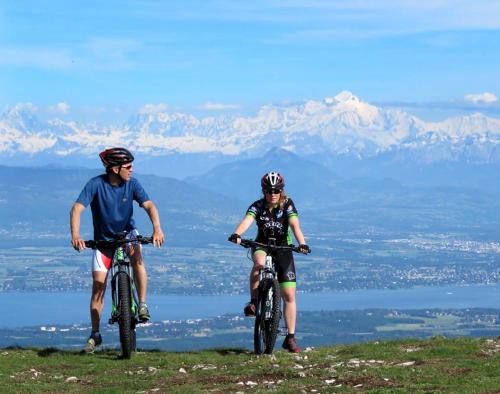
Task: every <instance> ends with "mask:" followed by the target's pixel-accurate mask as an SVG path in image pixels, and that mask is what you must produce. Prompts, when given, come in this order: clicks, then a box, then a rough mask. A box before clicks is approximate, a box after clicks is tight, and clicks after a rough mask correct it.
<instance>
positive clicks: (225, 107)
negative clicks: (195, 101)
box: [198, 103, 241, 111]
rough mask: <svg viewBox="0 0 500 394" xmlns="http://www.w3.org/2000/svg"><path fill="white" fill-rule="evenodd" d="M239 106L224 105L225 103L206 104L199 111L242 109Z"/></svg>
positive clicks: (199, 107)
mask: <svg viewBox="0 0 500 394" xmlns="http://www.w3.org/2000/svg"><path fill="white" fill-rule="evenodd" d="M240 108H241V105H239V104H223V103H205V104H202V105H200V106H198V109H204V110H206V111H230V110H235V109H240Z"/></svg>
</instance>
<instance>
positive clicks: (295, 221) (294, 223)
mask: <svg viewBox="0 0 500 394" xmlns="http://www.w3.org/2000/svg"><path fill="white" fill-rule="evenodd" d="M288 224H289V225H290V228H291V229H292V232H293V235H295V239H296V240H297V242H298V243H299V245H305V244H306V240H305V239H304V234H302V230H301V228H300V222H299V218H298V217H297V216H293V217H291V218H290V219H288Z"/></svg>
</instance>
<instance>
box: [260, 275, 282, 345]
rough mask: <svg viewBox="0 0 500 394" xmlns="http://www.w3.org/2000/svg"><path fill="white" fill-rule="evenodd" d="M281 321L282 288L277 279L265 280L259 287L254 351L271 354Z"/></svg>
mask: <svg viewBox="0 0 500 394" xmlns="http://www.w3.org/2000/svg"><path fill="white" fill-rule="evenodd" d="M279 321H280V288H279V285H278V281H277V280H276V279H264V280H263V281H262V282H261V283H260V285H259V297H258V301H257V308H256V313H255V327H254V350H255V353H256V354H262V353H266V354H271V353H272V352H273V349H274V344H275V343H276V335H277V334H278V326H279Z"/></svg>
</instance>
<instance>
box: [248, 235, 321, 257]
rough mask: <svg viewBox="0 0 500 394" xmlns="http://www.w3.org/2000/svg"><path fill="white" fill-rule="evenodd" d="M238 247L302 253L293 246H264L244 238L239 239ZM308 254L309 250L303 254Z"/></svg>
mask: <svg viewBox="0 0 500 394" xmlns="http://www.w3.org/2000/svg"><path fill="white" fill-rule="evenodd" d="M240 245H241V246H243V247H244V248H251V247H262V248H266V249H269V250H292V251H294V252H296V253H303V252H302V250H301V249H300V247H298V246H295V245H288V246H278V245H271V244H264V243H261V242H256V241H254V240H251V239H244V238H241V242H240ZM309 253H311V249H309V251H308V252H307V253H304V254H309Z"/></svg>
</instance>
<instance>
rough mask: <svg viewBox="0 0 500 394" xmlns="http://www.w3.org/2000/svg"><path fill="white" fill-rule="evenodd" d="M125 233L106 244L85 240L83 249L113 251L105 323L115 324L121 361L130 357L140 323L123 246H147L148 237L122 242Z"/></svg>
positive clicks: (134, 346) (137, 303)
mask: <svg viewBox="0 0 500 394" xmlns="http://www.w3.org/2000/svg"><path fill="white" fill-rule="evenodd" d="M125 236H126V233H124V234H119V235H118V236H117V238H116V239H114V240H109V241H104V240H101V241H94V240H89V241H85V246H86V247H88V248H91V249H97V248H103V249H114V253H113V259H112V263H111V268H110V277H111V279H110V281H111V301H112V304H111V318H110V319H109V320H108V323H109V324H114V323H118V326H119V332H120V344H121V350H122V358H126V359H128V358H130V356H131V354H132V352H133V351H135V349H136V331H135V327H136V325H137V323H144V321H141V320H140V319H139V315H138V312H139V308H138V305H139V299H138V296H137V290H136V288H135V284H134V275H133V270H132V269H131V267H130V261H129V259H128V258H127V257H126V253H125V251H124V245H125V244H133V243H140V244H150V243H153V239H152V237H143V236H141V235H138V236H137V237H135V238H133V239H126V238H125Z"/></svg>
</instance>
